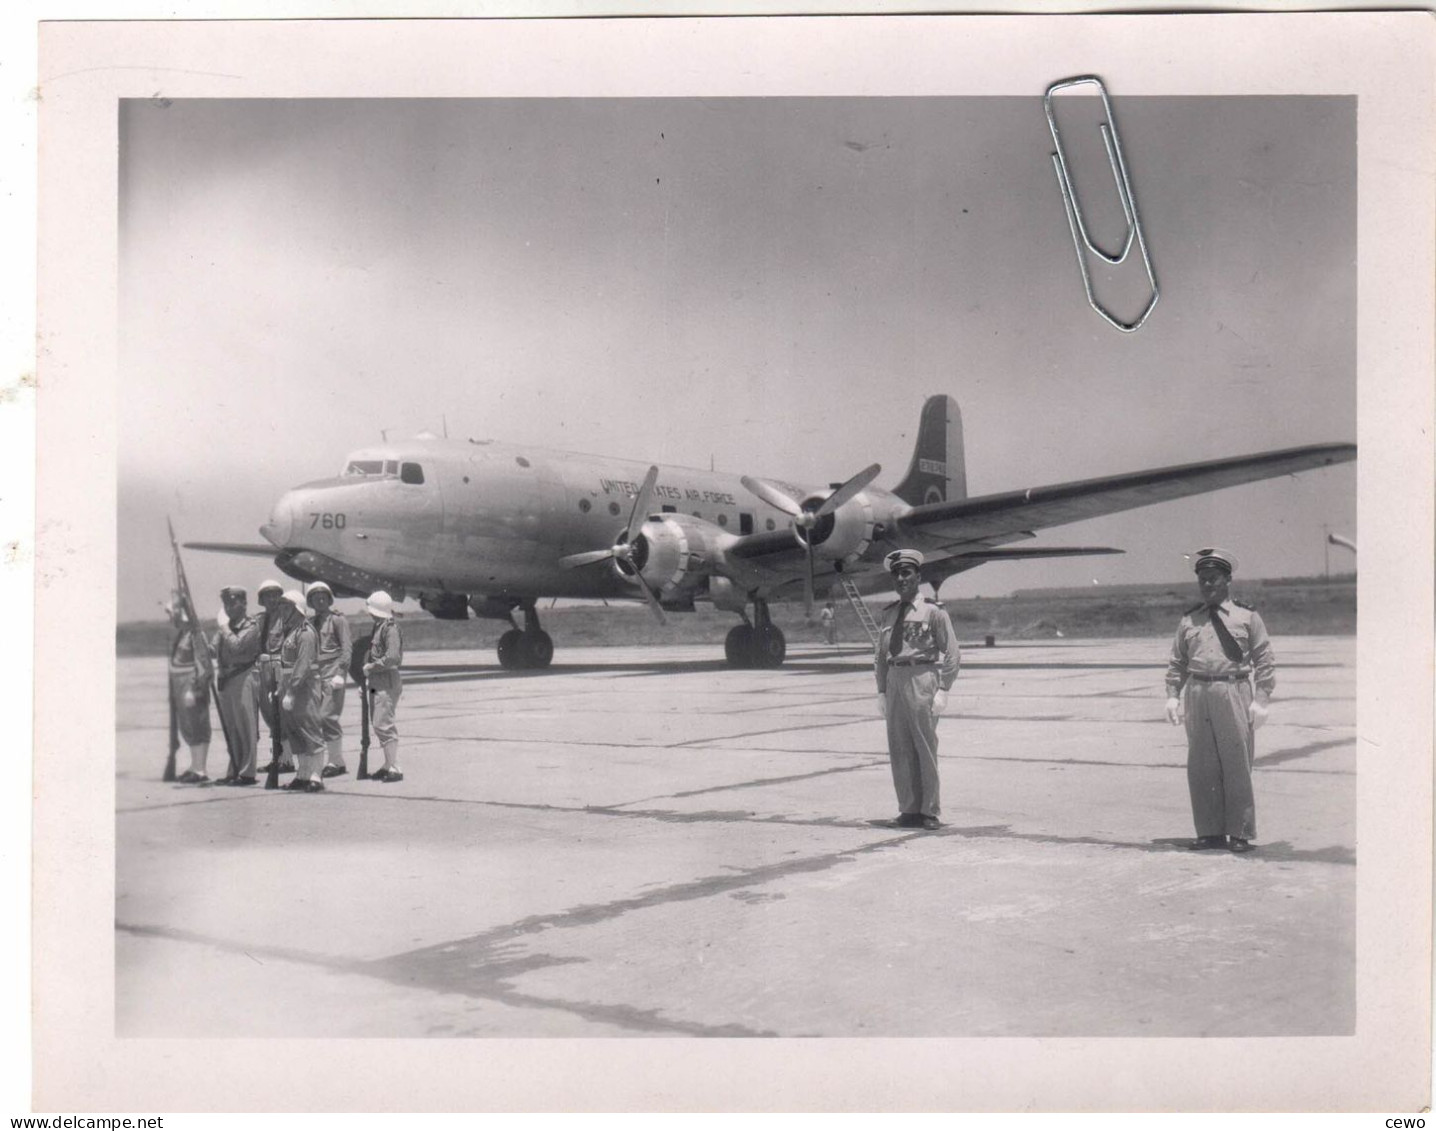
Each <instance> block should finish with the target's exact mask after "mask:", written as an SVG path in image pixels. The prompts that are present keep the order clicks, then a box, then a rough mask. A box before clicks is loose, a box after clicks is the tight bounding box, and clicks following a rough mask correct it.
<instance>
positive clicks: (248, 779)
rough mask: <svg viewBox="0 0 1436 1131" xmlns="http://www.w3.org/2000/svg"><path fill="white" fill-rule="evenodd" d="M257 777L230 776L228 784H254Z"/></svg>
mask: <svg viewBox="0 0 1436 1131" xmlns="http://www.w3.org/2000/svg"><path fill="white" fill-rule="evenodd" d="M257 780H258V779H257V778H251V777H239V778H230V779H229V784H230V785H254V784H255V783H256V781H257Z"/></svg>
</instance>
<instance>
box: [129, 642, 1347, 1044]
mask: <svg viewBox="0 0 1436 1131" xmlns="http://www.w3.org/2000/svg"><path fill="white" fill-rule="evenodd" d="M1275 645H1276V650H1277V658H1278V665H1279V666H1278V687H1277V697H1276V699H1275V700H1274V703H1273V710H1272V717H1271V722H1270V723H1269V724H1268V725H1267V726H1266V727H1265V728H1264V729H1263V730H1261V731H1260V732H1259V733H1258V735H1257V751H1258V754H1257V774H1256V796H1257V829H1258V838H1257V843H1258V845H1259V848H1258V851H1257V852H1255V853H1253V854H1251V855H1249V856H1245V857H1238V856H1233V855H1230V854H1229V853H1226V852H1191V851H1188V850H1187V848H1186V845H1187V844H1188V843H1189V841H1190V839H1191V837H1192V835H1193V831H1192V824H1191V813H1190V807H1189V803H1188V798H1187V784H1186V774H1185V756H1186V747H1185V740H1184V736H1183V732H1182V730H1181V729H1180V728H1174V727H1172V726H1170V725H1169V724H1168V723H1167V722H1166V721H1165V719H1164V718H1163V716H1162V702H1163V697H1164V696H1163V691H1162V675H1163V670H1164V666H1165V661H1166V654H1167V649H1168V643H1167V641H1166V640H1157V639H1146V640H1120V641H1071V640H1068V641H1058V642H1049V643H1040V644H1028V643H1022V644H1010V645H1004V646H998V647H995V648H983V647H968V648H966V649H964V653H963V670H962V674H961V676H960V677H959V680H958V683H957V686H956V688H955V689H954V694H953V696H952V700H951V703H950V706H949V711H948V714H947V716H946V717H945V718H944V719H943V720H942V722H941V723H940V726H939V735H940V739H941V743H942V748H941V765H942V775H943V777H942V790H943V814H942V817H943V820H944V822H945V827H944V828H943V829H941V830H940V831H938V832H923V831H911V830H906V829H897V828H893V827H889V826H888V824H886V822H890V821H891V820H892V818H893V817H894V816H895V815H896V812H897V806H896V802H895V799H894V794H893V787H892V780H891V775H890V771H889V767H888V761H887V755H886V747H885V738H884V725H883V722H882V720H881V719H880V718H879V717H878V716H877V714H876V712H875V709H874V706H875V705H874V696H873V691H874V684H873V678H872V670H871V661H870V656H869V652H868V650H867V649H866V648H860V647H858V646H856V645H846V646H844V645H839V646H838V647H836V648H829V647H826V646H822V645H806V644H797V645H794V646H793V647H792V650H791V651H790V654H789V659H788V662H787V663H786V665H785V666H784V667H783V668H781V669H779V670H776V671H731V670H729V669H728V668H726V667H725V666H724V664H723V663H722V661H721V658H720V657H719V656H716V655H715V649H714V648H713V647H712V646H709V645H704V646H675V647H663V648H647V649H636V648H565V647H564V646H563V642H562V641H559V642H558V651H557V654H556V657H555V661H554V666H553V667H552V668H551V669H550V670H548V671H546V672H542V673H514V672H505V671H502V670H501V669H499V668H498V666H497V663H496V661H495V659H494V656H493V653H492V652H491V651H484V652H442V653H440V652H431V653H420V654H413V655H409V656H407V657H406V660H407V661H408V662H407V663H406V666H405V671H404V679H405V686H404V694H403V698H402V699H401V701H400V707H399V728H400V732H401V735H402V745H401V750H400V755H401V756H400V765H401V766H402V768H403V770H404V773H405V780H404V781H403V782H401V783H398V784H395V785H384V784H379V783H376V782H368V781H358V780H356V778H355V776H354V772H355V770H357V768H358V764H359V752H358V739H359V714H358V710H359V703H358V695H357V693H355V692H354V691H353V690H351V692H350V694H349V696H348V702H347V703H346V731H347V734H346V742H345V749H346V757H347V760H348V764H349V769H350V774H349V775H348V776H346V777H340V778H335V779H331V780H330V781H329V783H328V790H327V791H326V792H325V793H323V794H318V795H300V794H293V793H288V792H284V791H280V792H266V791H264V790H263V789H262V787H255V788H250V789H227V788H204V787H193V786H179V785H166V784H163V783H161V781H160V780H159V779H160V773H161V770H162V768H163V764H164V758H165V753H166V737H167V729H166V694H165V682H164V681H165V661H164V660H163V659H162V658H159V659H121V660H120V661H119V662H118V672H119V674H118V716H117V717H118V736H117V737H118V766H117V771H118V772H117V782H116V807H117V815H116V846H117V860H116V906H115V918H116V941H115V964H116V970H115V973H116V1003H115V1004H116V1032H117V1035H119V1036H125V1037H130V1036H148V1037H182V1036H200V1037H217V1036H224V1037H271V1036H272V1037H420V1036H438V1037H466V1036H473V1037H488V1036H501V1037H600V1036H614V1037H625V1036H628V1037H632V1036H639V1037H674V1036H695V1037H701V1036H720V1037H738V1036H784V1037H811V1036H833V1037H851V1036H883V1037H897V1036H908V1037H962V1036H1028V1037H1035V1036H1222V1037H1232V1036H1269V1035H1339V1034H1350V1033H1351V1032H1353V1029H1354V1024H1355V989H1354V985H1355V954H1354V942H1355V939H1354V936H1355V898H1356V883H1355V873H1356V869H1355V867H1354V864H1355V845H1356V828H1355V818H1356V765H1355V714H1356V701H1355V694H1356V689H1355V666H1354V665H1355V641H1354V640H1353V639H1351V638H1316V637H1293V638H1278V639H1277V640H1276V641H1275ZM186 756H187V751H185V750H184V749H183V748H182V749H181V754H180V760H179V765H180V769H181V770H183V769H184V768H185V765H186ZM370 758H371V767H374V768H377V767H378V766H379V765H380V764H381V761H382V759H381V756H380V751H379V749H378V746H377V745H375V746H374V747H373V748H372V750H371V753H370ZM265 760H267V756H266V755H264V754H262V755H261V762H263V761H265ZM225 761H226V757H225V752H224V745H223V741H222V739H221V737H220V734H219V729H218V726H217V725H216V728H215V740H214V746H213V748H212V750H211V754H210V772H211V775H212V776H218V775H219V774H220V773H222V772H223V769H224V765H225ZM283 780H288V779H287V778H286V779H283Z"/></svg>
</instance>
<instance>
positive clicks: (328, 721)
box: [319, 679, 345, 742]
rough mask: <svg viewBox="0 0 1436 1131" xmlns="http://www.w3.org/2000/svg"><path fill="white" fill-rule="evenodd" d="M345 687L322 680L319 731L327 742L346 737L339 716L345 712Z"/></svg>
mask: <svg viewBox="0 0 1436 1131" xmlns="http://www.w3.org/2000/svg"><path fill="white" fill-rule="evenodd" d="M344 690H345V689H344V688H343V687H342V686H341V687H335V686H334V685H333V684H331V683H330V682H329V680H327V679H325V680H321V681H320V687H319V731H320V734H321V735H322V736H323V738H324V741H325V742H333V741H335V740H336V739H340V738H343V737H344V728H343V726H341V725H340V723H339V717H340V716H341V715H342V714H343V713H344Z"/></svg>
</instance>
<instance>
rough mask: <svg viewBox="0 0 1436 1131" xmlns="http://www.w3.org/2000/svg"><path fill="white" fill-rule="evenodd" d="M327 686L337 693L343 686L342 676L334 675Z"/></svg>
mask: <svg viewBox="0 0 1436 1131" xmlns="http://www.w3.org/2000/svg"><path fill="white" fill-rule="evenodd" d="M329 686H330V687H332V688H334V690H335V691H338V690H339V689H340V688H341V687H343V686H344V677H343V676H342V675H336V676H335V677H334V678H333V679H331V680H330V681H329Z"/></svg>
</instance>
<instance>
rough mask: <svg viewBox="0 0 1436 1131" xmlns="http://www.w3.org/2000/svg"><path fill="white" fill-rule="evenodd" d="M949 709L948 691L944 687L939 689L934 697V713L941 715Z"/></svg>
mask: <svg viewBox="0 0 1436 1131" xmlns="http://www.w3.org/2000/svg"><path fill="white" fill-rule="evenodd" d="M946 710H947V692H946V691H944V690H943V689H942V688H940V687H939V688H938V689H937V694H936V695H934V696H933V697H932V713H933V714H934V715H940V714H942V713H943V712H944V711H946Z"/></svg>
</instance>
